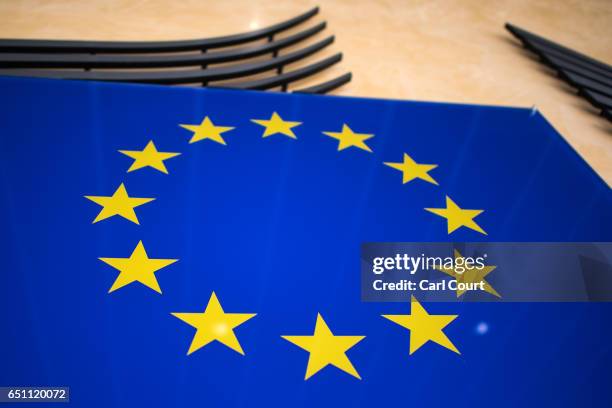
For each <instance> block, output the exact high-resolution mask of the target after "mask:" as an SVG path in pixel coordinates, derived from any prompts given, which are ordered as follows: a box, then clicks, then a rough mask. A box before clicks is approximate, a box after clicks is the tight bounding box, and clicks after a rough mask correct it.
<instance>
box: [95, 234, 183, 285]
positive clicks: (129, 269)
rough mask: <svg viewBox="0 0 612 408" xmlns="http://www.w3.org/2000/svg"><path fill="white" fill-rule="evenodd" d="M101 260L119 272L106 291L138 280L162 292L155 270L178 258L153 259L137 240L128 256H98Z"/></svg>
mask: <svg viewBox="0 0 612 408" xmlns="http://www.w3.org/2000/svg"><path fill="white" fill-rule="evenodd" d="M98 259H100V260H101V261H102V262H104V263H106V264H108V265H110V266H112V267H113V268H115V269H117V270H118V271H119V272H120V273H119V276H117V279H115V283H113V286H111V288H110V290H109V291H108V293H111V292H113V291H115V290H117V289H119V288H122V287H124V286H126V285H129V284H130V283H132V282H136V281H138V282H140V283H142V284H143V285H145V286H147V287H149V288H151V289H153V290H154V291H156V292H158V293H162V291H161V288H160V287H159V283H158V282H157V279H156V278H155V272H157V271H159V270H160V269H162V268H165V267H166V266H168V265H171V264H173V263H175V262H176V261H178V259H153V258H149V256H148V255H147V251H146V250H145V248H144V245H142V241H138V245H136V248H135V249H134V251H133V252H132V255H130V257H129V258H98Z"/></svg>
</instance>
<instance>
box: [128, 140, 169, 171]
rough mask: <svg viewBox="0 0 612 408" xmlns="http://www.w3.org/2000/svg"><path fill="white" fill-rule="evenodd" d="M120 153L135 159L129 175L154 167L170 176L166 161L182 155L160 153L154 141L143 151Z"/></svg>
mask: <svg viewBox="0 0 612 408" xmlns="http://www.w3.org/2000/svg"><path fill="white" fill-rule="evenodd" d="M119 153H122V154H125V155H126V156H128V157H131V158H132V159H134V162H133V163H132V165H131V166H130V168H129V169H128V173H129V172H131V171H134V170H138V169H142V168H143V167H153V168H154V169H155V170H159V171H161V172H162V173H165V174H168V169H166V166H165V165H164V160H167V159H171V158H173V157H176V156H178V155H180V153H168V152H159V151H157V148H156V147H155V144H154V143H153V141H152V140H151V141H149V143H148V144H147V146H146V147H145V148H144V149H143V150H142V151H140V150H119Z"/></svg>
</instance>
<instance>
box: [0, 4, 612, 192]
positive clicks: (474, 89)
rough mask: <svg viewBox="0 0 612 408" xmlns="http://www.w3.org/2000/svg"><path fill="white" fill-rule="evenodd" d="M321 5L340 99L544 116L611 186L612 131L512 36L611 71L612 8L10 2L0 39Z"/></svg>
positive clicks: (121, 30) (146, 31) (254, 20)
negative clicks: (515, 31) (525, 33)
mask: <svg viewBox="0 0 612 408" xmlns="http://www.w3.org/2000/svg"><path fill="white" fill-rule="evenodd" d="M317 4H318V5H320V6H321V13H320V15H319V16H318V17H317V21H319V20H323V19H324V20H327V21H328V22H329V26H328V29H327V30H326V33H334V34H336V38H337V41H336V43H335V44H334V45H333V46H332V49H331V50H328V51H326V53H324V54H322V55H325V54H329V53H331V52H337V51H339V50H340V51H342V52H343V53H344V57H345V58H344V60H343V61H342V63H341V64H340V65H338V66H336V67H334V68H333V69H332V70H331V71H330V72H326V73H325V74H323V76H322V77H319V79H321V78H328V77H329V78H331V77H333V76H335V75H338V74H341V73H343V72H345V71H349V70H350V71H352V72H353V74H354V79H353V81H352V82H351V83H350V84H349V85H347V86H345V87H344V88H342V89H341V90H338V91H337V92H336V93H337V94H341V95H358V96H373V97H386V98H403V99H418V100H433V101H445V102H464V103H478V104H496V105H514V106H534V105H535V106H537V107H538V108H539V109H540V111H542V112H543V113H544V115H545V116H546V117H547V118H548V119H549V120H550V121H551V122H552V124H553V125H554V126H555V127H556V128H557V130H559V131H560V132H561V133H562V134H563V135H564V136H565V138H566V139H567V140H568V141H569V142H570V143H571V144H572V146H574V148H575V149H576V150H577V151H578V152H579V153H580V154H581V155H582V156H583V157H585V159H586V160H587V161H588V162H589V163H590V164H591V165H592V166H593V167H594V168H595V170H596V171H597V172H598V173H599V174H600V175H601V176H602V177H603V178H604V179H605V180H606V181H607V182H608V184H609V185H610V184H612V126H611V125H610V124H609V123H608V122H606V121H605V120H604V119H602V118H600V117H598V116H597V115H596V114H594V113H593V112H595V111H594V110H593V109H592V108H591V107H590V105H589V104H588V103H587V102H585V101H583V100H582V99H581V98H579V97H576V96H575V95H573V94H572V92H573V91H572V90H571V88H569V87H567V86H565V85H564V84H563V83H562V82H561V81H559V80H557V79H556V78H555V77H554V76H553V75H552V74H551V71H549V70H548V69H546V68H544V67H543V66H542V65H540V64H539V63H537V62H536V61H535V60H534V59H533V58H532V57H531V56H530V55H529V53H527V52H525V51H524V50H523V49H521V48H520V47H518V46H517V42H516V41H515V40H514V39H513V38H512V37H511V36H510V35H509V34H508V33H507V32H506V31H505V30H504V28H503V24H504V22H506V21H510V22H513V23H515V24H517V25H519V26H522V27H524V28H527V29H529V30H532V31H534V32H536V33H540V34H541V35H543V36H546V37H549V38H551V39H554V40H556V41H558V42H560V43H562V44H566V45H568V46H570V47H573V48H575V49H577V50H580V51H582V52H584V53H586V54H589V55H591V56H593V57H595V58H598V59H601V60H603V61H605V62H608V63H612V1H610V0H582V1H581V0H496V1H491V0H489V1H487V0H461V1H458V0H455V1H451V0H446V1H442V0H437V1H435V0H433V1H432V0H429V1H399V0H377V1H366V0H320V1H318V2H316V3H315V2H312V1H310V0H308V1H297V0H293V1H280V0H262V1H253V0H225V1H216V2H212V1H206V0H189V1H179V0H90V1H85V0H0V37H5V38H6V37H13V38H64V39H116V40H141V39H142V40H151V39H182V38H197V37H209V36H216V35H223V34H229V33H236V32H242V31H248V30H252V29H255V28H258V27H264V26H267V25H269V24H273V23H275V22H278V21H282V20H285V19H287V18H289V17H292V16H294V15H296V14H299V13H301V12H303V11H305V10H307V9H308V8H310V7H312V6H314V5H317ZM319 38H320V37H319ZM317 58H320V57H314V58H313V59H317ZM306 84H307V82H303V83H302V84H298V85H306Z"/></svg>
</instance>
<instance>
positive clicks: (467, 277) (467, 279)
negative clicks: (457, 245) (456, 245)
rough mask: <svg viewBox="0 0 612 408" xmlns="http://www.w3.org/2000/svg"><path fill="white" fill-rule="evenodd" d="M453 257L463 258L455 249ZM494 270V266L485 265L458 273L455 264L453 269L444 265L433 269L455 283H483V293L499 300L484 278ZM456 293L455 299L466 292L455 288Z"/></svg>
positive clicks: (496, 293) (498, 295)
mask: <svg viewBox="0 0 612 408" xmlns="http://www.w3.org/2000/svg"><path fill="white" fill-rule="evenodd" d="M454 257H455V259H457V258H463V256H462V255H461V252H459V251H458V250H456V249H455V251H454ZM495 268H497V266H496V265H485V266H484V267H482V268H480V269H479V268H475V267H474V268H470V269H465V270H464V271H463V272H461V273H459V272H457V270H456V269H457V265H456V263H455V264H453V267H445V266H444V265H442V266H441V267H435V269H436V270H438V271H440V272H443V273H445V274H447V275H449V276H451V277H453V278H455V279H456V280H457V283H480V282H483V290H484V291H485V292H487V293H490V294H492V295H493V296H497V297H498V298H501V295H500V294H499V293H498V292H497V291H496V290H495V288H494V287H493V286H491V284H490V283H489V282H487V281H486V280H485V277H486V276H487V275H488V274H490V273H491V272H493V271H494V270H495ZM456 292H457V297H460V296H462V295H463V294H464V293H465V292H466V290H465V289H459V288H457V291H456Z"/></svg>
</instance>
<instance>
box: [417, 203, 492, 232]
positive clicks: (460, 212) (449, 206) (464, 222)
mask: <svg viewBox="0 0 612 408" xmlns="http://www.w3.org/2000/svg"><path fill="white" fill-rule="evenodd" d="M425 210H426V211H429V212H430V213H433V214H436V215H439V216H440V217H442V218H446V220H447V229H448V233H449V234H450V233H452V232H453V231H455V230H456V229H458V228H460V227H467V228H469V229H472V230H474V231H477V232H480V233H481V234H484V235H487V233H486V232H485V231H484V230H483V229H482V228H481V227H480V225H478V224H477V223H476V221H474V218H476V217H477V216H478V215H480V214H481V213H482V212H484V210H467V209H462V208H460V207H459V206H458V205H457V204H455V202H454V201H453V200H451V198H450V197H449V196H446V208H425Z"/></svg>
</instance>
